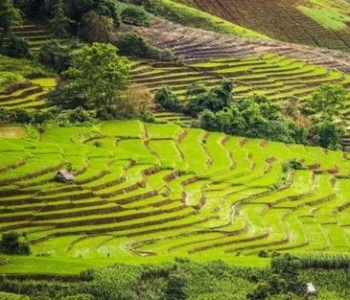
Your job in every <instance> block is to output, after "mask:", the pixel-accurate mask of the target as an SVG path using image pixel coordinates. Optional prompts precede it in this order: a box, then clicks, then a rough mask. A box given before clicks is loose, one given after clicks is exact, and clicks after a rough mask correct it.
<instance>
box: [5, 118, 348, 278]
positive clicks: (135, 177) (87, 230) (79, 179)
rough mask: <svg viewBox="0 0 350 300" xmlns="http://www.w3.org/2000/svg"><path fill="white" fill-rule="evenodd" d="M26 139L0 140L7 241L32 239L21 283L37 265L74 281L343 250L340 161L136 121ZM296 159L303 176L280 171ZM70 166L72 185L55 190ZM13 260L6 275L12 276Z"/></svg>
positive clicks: (337, 155)
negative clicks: (105, 273)
mask: <svg viewBox="0 0 350 300" xmlns="http://www.w3.org/2000/svg"><path fill="white" fill-rule="evenodd" d="M8 130H9V131H11V130H13V129H12V128H9V129H8ZM27 130H28V133H27V136H26V137H25V138H22V139H20V138H18V139H16V138H14V139H13V138H12V139H2V141H3V144H2V147H1V159H2V161H3V167H2V169H1V174H0V182H1V184H2V186H3V187H2V188H1V190H0V194H1V200H0V205H1V214H2V224H1V229H0V230H1V232H9V231H13V230H15V231H17V232H18V233H20V234H21V233H23V232H25V233H26V237H27V239H28V242H29V243H30V245H31V251H32V253H33V254H32V256H31V257H30V258H28V260H27V268H25V269H23V271H24V272H28V271H29V272H37V271H36V267H35V266H36V265H37V263H36V261H37V260H39V261H40V257H43V258H42V259H46V260H47V261H48V262H50V263H48V265H52V268H53V269H52V270H56V271H57V272H62V273H65V272H68V273H70V272H72V271H66V270H67V267H68V265H69V264H70V263H72V266H74V264H78V265H77V268H78V269H79V264H82V265H81V266H87V265H92V266H94V265H95V264H100V263H101V260H102V262H103V264H107V263H108V262H111V261H113V260H115V259H118V260H122V261H124V262H130V263H136V262H137V263H139V262H161V261H167V260H169V259H171V258H173V257H176V256H188V257H193V258H194V259H200V260H206V259H212V258H215V257H217V256H218V255H220V257H222V258H223V259H225V260H228V261H235V255H237V256H238V258H237V262H238V263H240V261H241V257H243V256H245V255H251V254H254V255H257V254H258V253H259V251H261V250H265V251H267V253H269V252H270V251H274V250H276V251H287V250H289V251H291V250H293V252H295V253H301V252H305V251H323V250H324V249H327V250H328V251H335V252H344V251H347V250H346V249H347V247H348V246H347V239H346V231H345V230H346V226H347V224H348V214H347V208H348V198H347V190H348V184H349V182H348V178H347V175H348V168H349V162H348V160H347V157H346V155H344V154H343V153H341V152H333V151H325V150H322V149H321V148H307V147H304V146H297V145H285V144H283V143H272V142H267V141H263V140H247V139H244V138H236V137H230V136H226V135H225V134H222V133H207V132H205V131H202V130H199V129H183V128H181V127H179V126H176V125H170V124H169V125H157V124H144V123H140V122H138V121H123V122H109V123H102V124H100V125H95V126H93V127H67V128H60V127H56V126H48V127H47V128H46V129H44V131H42V132H41V133H40V135H39V134H38V132H37V131H36V130H34V129H33V128H31V127H28V129H27ZM4 136H5V135H4ZM12 136H13V137H16V135H12ZM39 137H40V139H39ZM292 159H294V160H295V161H297V162H301V164H302V167H301V169H300V165H299V167H298V164H294V163H293V164H291V166H292V167H285V163H286V162H289V161H291V160H292ZM295 166H296V167H295ZM67 167H69V169H71V170H72V171H73V172H74V174H75V175H76V181H75V182H74V183H73V184H71V185H68V186H67V185H62V184H59V183H56V182H53V181H52V178H53V177H54V175H55V174H56V172H57V170H59V169H62V168H67ZM331 212H332V213H331ZM35 256H38V257H35ZM74 257H76V259H75V260H74V259H73V258H74ZM251 259H253V260H254V256H253V257H252V258H250V257H248V258H247V261H246V263H247V264H249V263H251ZM60 260H63V261H65V260H67V264H68V265H66V264H62V263H57V264H55V263H54V262H58V261H60ZM16 261H17V258H15V257H14V258H12V257H11V258H9V263H8V264H5V265H4V266H2V267H1V268H3V270H7V271H6V272H16V271H15V270H18V269H17V267H16V266H17V264H16ZM243 261H244V260H243ZM32 263H33V264H32ZM37 270H40V268H38V269H37ZM72 270H76V269H75V267H72Z"/></svg>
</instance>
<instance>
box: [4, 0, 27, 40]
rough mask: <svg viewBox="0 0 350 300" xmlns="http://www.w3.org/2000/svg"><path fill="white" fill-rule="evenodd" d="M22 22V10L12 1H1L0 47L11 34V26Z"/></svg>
mask: <svg viewBox="0 0 350 300" xmlns="http://www.w3.org/2000/svg"><path fill="white" fill-rule="evenodd" d="M21 20H22V18H21V13H20V10H19V9H18V8H15V7H14V5H13V1H12V0H1V1H0V46H1V45H2V44H3V42H4V38H5V37H6V35H7V34H8V33H9V32H10V30H11V26H14V25H16V24H18V23H20V22H21Z"/></svg>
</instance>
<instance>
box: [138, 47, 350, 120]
mask: <svg viewBox="0 0 350 300" xmlns="http://www.w3.org/2000/svg"><path fill="white" fill-rule="evenodd" d="M223 78H226V79H231V80H233V81H234V83H235V87H234V95H235V98H236V99H237V98H242V97H247V96H250V95H253V94H259V95H265V96H267V97H268V98H269V99H271V100H273V101H279V102H286V101H289V100H293V99H295V100H298V101H300V102H304V101H307V100H308V99H309V98H310V95H311V94H312V92H313V91H314V90H315V89H316V88H317V87H319V86H321V85H322V84H338V85H342V86H343V87H344V88H345V89H347V90H349V89H350V75H348V74H347V73H343V72H341V71H339V70H336V69H330V68H326V67H323V66H319V65H313V64H307V63H304V62H301V61H299V60H297V59H294V58H289V57H286V56H283V55H277V54H271V53H266V54H263V55H261V56H247V57H242V58H218V59H212V60H207V61H202V62H187V63H184V64H183V65H182V66H176V65H169V64H167V65H163V66H161V65H159V64H157V66H155V67H153V66H152V65H150V64H147V63H141V64H138V65H137V64H136V65H134V67H133V70H132V80H133V81H134V82H136V83H138V84H143V85H146V86H148V87H149V88H150V89H152V90H154V91H155V90H157V89H158V88H159V87H160V86H162V85H168V86H170V87H171V88H172V89H173V91H174V93H176V94H177V95H178V96H179V98H180V99H182V100H184V98H185V93H186V90H187V88H188V86H189V84H191V83H197V82H200V83H204V84H205V85H207V86H216V85H218V84H219V83H220V81H221V80H222V79H223ZM341 114H342V116H343V119H344V121H345V122H347V123H349V121H350V118H349V115H350V98H349V99H347V102H346V103H345V104H344V108H343V110H342V111H341Z"/></svg>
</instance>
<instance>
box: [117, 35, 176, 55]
mask: <svg viewBox="0 0 350 300" xmlns="http://www.w3.org/2000/svg"><path fill="white" fill-rule="evenodd" d="M116 45H117V47H118V49H119V52H120V54H121V55H127V56H136V57H140V58H156V59H161V60H173V59H174V54H173V53H172V52H171V51H170V50H161V49H159V48H157V47H154V46H152V45H150V44H148V43H147V42H146V41H145V39H144V38H143V37H142V36H140V35H138V34H137V33H136V32H131V33H126V34H124V35H122V36H120V37H119V38H118V40H117V41H116Z"/></svg>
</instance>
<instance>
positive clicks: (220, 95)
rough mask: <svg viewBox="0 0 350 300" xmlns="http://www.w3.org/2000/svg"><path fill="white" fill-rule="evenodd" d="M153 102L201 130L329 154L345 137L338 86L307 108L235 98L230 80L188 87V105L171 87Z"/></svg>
mask: <svg viewBox="0 0 350 300" xmlns="http://www.w3.org/2000/svg"><path fill="white" fill-rule="evenodd" d="M155 101H156V102H157V103H159V104H160V105H161V106H162V107H164V108H165V109H168V110H171V111H176V112H179V111H182V112H184V113H185V114H188V115H190V116H192V117H195V118H198V119H199V126H200V127H201V128H203V129H206V130H209V131H222V132H225V133H227V134H233V135H240V136H245V137H252V138H264V139H269V140H274V141H282V142H287V143H300V144H306V145H315V146H322V147H324V148H330V149H339V148H340V147H341V144H340V143H341V139H342V137H343V135H344V130H343V128H342V126H341V125H340V124H338V123H337V122H336V118H337V112H338V111H339V108H340V107H341V104H342V103H343V102H344V101H345V90H344V89H343V88H342V87H338V86H332V85H324V86H321V87H320V88H318V89H317V90H316V91H315V92H314V93H313V95H312V98H311V100H310V101H309V102H307V103H306V104H304V105H303V106H298V105H296V103H292V105H289V106H288V105H287V106H286V107H284V106H282V105H279V104H277V103H273V102H271V101H270V100H269V99H268V98H267V97H265V96H259V95H253V96H251V97H247V98H243V99H234V90H233V84H232V83H231V82H228V81H223V82H222V83H221V85H220V86H219V87H216V88H212V89H209V88H207V87H205V86H204V85H202V84H192V85H190V86H189V88H188V90H187V92H186V99H185V101H184V103H185V104H184V105H182V104H181V103H180V101H179V100H178V98H177V97H176V95H175V94H174V93H172V91H171V90H170V89H169V88H168V87H162V88H161V89H159V90H158V91H157V93H156V94H155Z"/></svg>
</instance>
